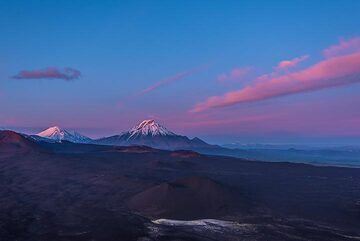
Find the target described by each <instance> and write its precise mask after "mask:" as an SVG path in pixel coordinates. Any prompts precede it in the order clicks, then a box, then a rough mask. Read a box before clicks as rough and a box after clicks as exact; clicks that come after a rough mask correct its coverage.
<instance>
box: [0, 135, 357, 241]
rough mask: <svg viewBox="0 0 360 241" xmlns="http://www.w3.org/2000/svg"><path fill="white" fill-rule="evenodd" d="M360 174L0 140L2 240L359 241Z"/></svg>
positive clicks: (140, 150)
mask: <svg viewBox="0 0 360 241" xmlns="http://www.w3.org/2000/svg"><path fill="white" fill-rule="evenodd" d="M359 190H360V169H356V168H340V167H316V166H311V165H305V164H295V163H286V162H283V163H271V162H256V161H247V160H243V159H238V158H231V157H221V156H206V155H201V154H198V153H196V152H193V151H163V150H158V149H153V148H150V147H145V146H128V147H120V146H106V145H103V146H99V145H90V144H75V143H71V142H66V141H63V142H61V143H49V142H41V141H35V140H33V139H31V138H29V137H27V136H23V135H20V134H18V133H15V132H10V131H0V240H19V241H35V240H36V241H39V240H40V241H41V240H52V241H68V240H69V241H70V240H71V241H72V240H79V241H82V240H96V241H100V240H101V241H102V240H106V241H112V240H114V241H115V240H117V241H118V240H125V241H126V240H138V241H141V240H142V241H144V240H174V241H175V240H188V241H189V240H264V241H265V240H276V241H278V240H316V241H318V240H320V241H321V240H324V241H325V240H326V241H329V240H359V238H360V232H359V230H360V191H359Z"/></svg>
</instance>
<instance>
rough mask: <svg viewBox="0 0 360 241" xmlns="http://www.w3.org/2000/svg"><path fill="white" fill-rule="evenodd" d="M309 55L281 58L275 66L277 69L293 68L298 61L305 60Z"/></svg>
mask: <svg viewBox="0 0 360 241" xmlns="http://www.w3.org/2000/svg"><path fill="white" fill-rule="evenodd" d="M308 58H309V55H303V56H301V57H297V58H294V59H291V60H283V61H281V62H280V63H279V64H278V66H277V67H276V69H277V70H287V69H289V68H293V67H295V66H297V65H298V64H299V63H301V62H303V61H305V60H307V59H308Z"/></svg>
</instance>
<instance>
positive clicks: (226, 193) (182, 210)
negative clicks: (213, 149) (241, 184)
mask: <svg viewBox="0 0 360 241" xmlns="http://www.w3.org/2000/svg"><path fill="white" fill-rule="evenodd" d="M237 201H239V202H240V200H236V198H235V195H234V193H233V192H232V191H231V190H230V189H229V188H227V187H225V186H224V185H222V184H220V183H218V182H215V181H213V180H211V179H209V178H206V177H199V176H194V177H189V178H184V179H178V180H176V181H174V182H166V183H162V184H160V185H157V186H154V187H151V188H149V189H147V190H145V191H143V192H141V193H139V194H137V195H135V196H134V197H133V198H131V199H130V201H129V202H128V206H129V207H130V208H131V209H132V210H135V211H137V212H140V213H141V214H143V215H146V216H151V217H155V218H172V219H197V218H215V217H219V216H222V215H227V214H231V213H233V212H234V211H235V209H236V206H237V204H236V202H237Z"/></svg>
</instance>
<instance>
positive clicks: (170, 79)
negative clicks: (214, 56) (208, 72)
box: [139, 65, 209, 95]
mask: <svg viewBox="0 0 360 241" xmlns="http://www.w3.org/2000/svg"><path fill="white" fill-rule="evenodd" d="M208 67H209V66H208V65H204V66H200V67H197V68H194V69H191V70H188V71H184V72H180V73H177V74H175V75H173V76H170V77H167V78H165V79H162V80H160V81H159V82H157V83H155V84H153V85H151V86H149V87H147V88H146V89H144V90H142V91H141V92H140V93H139V95H144V94H147V93H149V92H151V91H154V90H156V89H158V88H159V87H162V86H164V85H167V84H170V83H172V82H175V81H177V80H181V79H184V78H186V77H189V76H191V75H193V74H195V73H198V72H201V71H203V70H205V69H207V68H208Z"/></svg>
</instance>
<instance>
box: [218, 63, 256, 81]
mask: <svg viewBox="0 0 360 241" xmlns="http://www.w3.org/2000/svg"><path fill="white" fill-rule="evenodd" d="M252 69H253V68H252V67H250V66H247V67H243V68H234V69H232V70H231V72H230V73H227V74H226V73H222V74H220V75H219V76H218V77H217V80H218V81H219V82H220V83H223V82H226V81H233V82H235V81H240V80H242V79H243V78H244V77H245V76H246V75H247V74H249V72H250V71H251V70H252Z"/></svg>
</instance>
